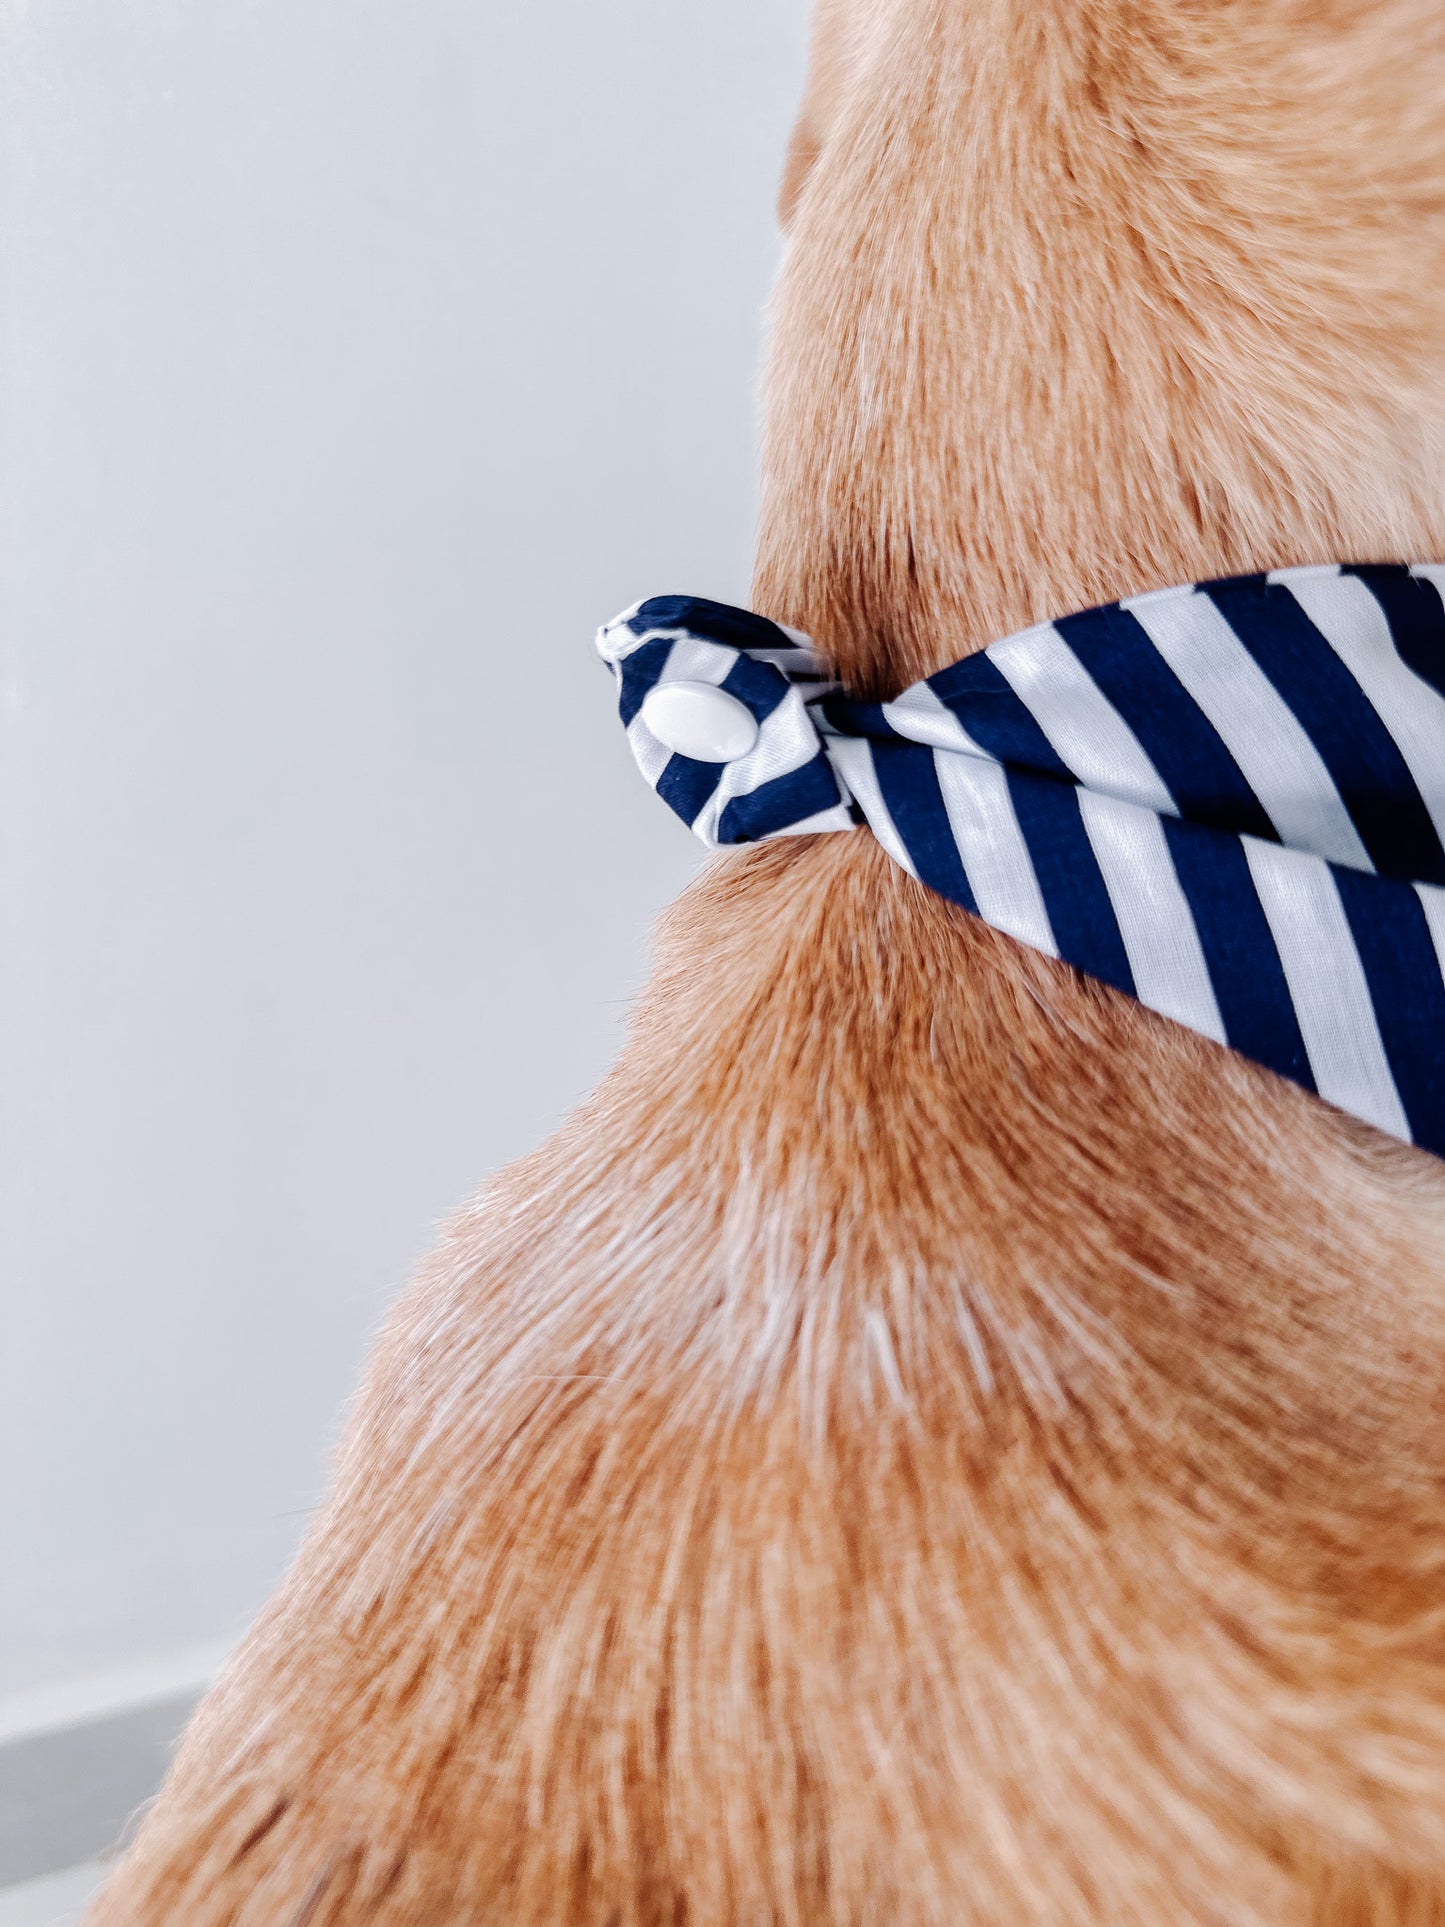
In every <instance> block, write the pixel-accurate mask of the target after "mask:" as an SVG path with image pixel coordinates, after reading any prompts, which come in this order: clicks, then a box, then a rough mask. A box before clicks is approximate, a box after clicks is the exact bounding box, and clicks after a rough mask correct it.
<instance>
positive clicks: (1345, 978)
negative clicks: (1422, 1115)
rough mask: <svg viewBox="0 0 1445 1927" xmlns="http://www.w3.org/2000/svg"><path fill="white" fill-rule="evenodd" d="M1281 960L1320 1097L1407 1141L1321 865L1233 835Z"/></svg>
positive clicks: (1356, 961)
mask: <svg viewBox="0 0 1445 1927" xmlns="http://www.w3.org/2000/svg"><path fill="white" fill-rule="evenodd" d="M1240 842H1241V843H1242V844H1243V845H1244V854H1245V857H1246V858H1247V860H1248V862H1249V872H1250V875H1251V876H1252V877H1253V879H1254V887H1255V891H1256V892H1257V894H1258V896H1259V901H1260V905H1261V907H1262V909H1263V910H1264V914H1265V917H1266V919H1267V921H1268V923H1269V928H1270V934H1271V935H1272V936H1273V938H1274V945H1275V949H1276V950H1278V952H1279V960H1280V963H1281V964H1282V965H1283V967H1284V977H1285V982H1286V983H1287V984H1288V985H1289V994H1290V998H1291V1000H1292V1002H1293V1004H1294V1009H1295V1016H1296V1017H1297V1018H1298V1020H1299V1027H1300V1034H1301V1036H1302V1037H1303V1038H1304V1042H1305V1049H1306V1051H1307V1052H1308V1053H1309V1060H1310V1069H1311V1070H1312V1071H1313V1072H1314V1078H1315V1085H1316V1088H1317V1089H1318V1091H1319V1094H1320V1096H1321V1097H1324V1098H1328V1100H1329V1101H1330V1103H1331V1104H1338V1105H1339V1106H1340V1108H1341V1110H1345V1111H1353V1112H1354V1114H1355V1116H1356V1117H1362V1118H1364V1119H1366V1121H1367V1122H1369V1123H1371V1124H1377V1125H1378V1126H1379V1127H1380V1129H1381V1130H1382V1131H1389V1132H1391V1133H1392V1134H1393V1135H1394V1136H1395V1137H1402V1138H1404V1139H1405V1140H1406V1141H1407V1142H1408V1141H1409V1137H1410V1125H1409V1121H1408V1120H1407V1118H1406V1116H1405V1111H1404V1107H1403V1106H1402V1104H1401V1103H1400V1094H1399V1092H1398V1091H1397V1090H1396V1089H1395V1080H1394V1078H1393V1077H1392V1076H1391V1074H1390V1065H1389V1061H1388V1059H1387V1058H1386V1056H1385V1046H1384V1044H1383V1043H1382V1042H1381V1040H1380V1026H1379V1023H1378V1022H1377V1020H1376V1017H1375V1006H1374V1004H1373V1002H1372V1001H1371V998H1370V988H1369V985H1368V984H1367V983H1366V981H1365V972H1364V968H1363V966H1362V965H1361V963H1360V955H1359V952H1358V951H1357V950H1356V948H1355V940H1354V938H1353V936H1352V935H1351V934H1350V926H1349V921H1348V919H1347V918H1346V916H1345V909H1344V905H1343V904H1342V903H1341V902H1340V893H1339V890H1338V888H1337V886H1336V884H1335V880H1334V878H1333V877H1332V876H1331V875H1330V872H1329V867H1328V865H1326V864H1324V863H1322V862H1321V861H1320V859H1319V858H1318V857H1316V856H1310V855H1309V854H1308V852H1306V851H1304V850H1285V849H1281V848H1280V846H1279V845H1278V844H1275V843H1264V842H1261V841H1260V839H1259V838H1258V837H1253V836H1244V837H1241V838H1240Z"/></svg>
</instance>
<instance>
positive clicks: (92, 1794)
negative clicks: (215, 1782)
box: [0, 1689, 200, 1887]
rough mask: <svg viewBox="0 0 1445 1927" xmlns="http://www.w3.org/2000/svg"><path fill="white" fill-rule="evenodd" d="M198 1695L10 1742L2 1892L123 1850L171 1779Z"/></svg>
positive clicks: (2, 1752)
mask: <svg viewBox="0 0 1445 1927" xmlns="http://www.w3.org/2000/svg"><path fill="white" fill-rule="evenodd" d="M199 1697H200V1694H199V1690H198V1689H192V1690H190V1691H187V1692H185V1693H180V1694H175V1695H172V1696H170V1697H168V1698H166V1699H162V1700H156V1701H153V1702H151V1703H150V1704H149V1705H145V1706H135V1707H130V1708H128V1709H126V1710H125V1711H124V1712H120V1713H111V1714H108V1715H106V1716H105V1717H104V1718H100V1719H93V1720H87V1721H84V1722H82V1723H80V1724H76V1725H71V1726H64V1727H61V1728H60V1729H58V1730H57V1731H54V1732H42V1733H33V1734H27V1735H25V1736H23V1737H21V1738H17V1739H12V1740H9V1741H7V1742H6V1743H5V1744H4V1745H0V1887H8V1886H13V1885H15V1884H16V1883H18V1882H19V1881H22V1880H33V1879H35V1878H37V1877H38V1876H39V1875H41V1874H47V1873H55V1872H58V1871H59V1870H60V1869H61V1868H63V1867H73V1866H75V1865H76V1864H77V1863H78V1862H80V1861H82V1860H93V1859H95V1858H96V1856H97V1855H99V1854H103V1853H106V1852H107V1851H109V1849H111V1848H112V1847H114V1846H115V1845H116V1844H117V1842H118V1841H119V1840H120V1839H121V1838H122V1836H123V1835H124V1834H125V1833H126V1831H127V1829H128V1828H129V1826H130V1824H131V1822H132V1821H133V1820H134V1819H135V1817H136V1816H137V1814H138V1813H139V1811H140V1809H141V1808H143V1807H144V1806H145V1803H146V1802H147V1801H148V1800H149V1799H151V1798H152V1797H153V1795H154V1794H155V1791H156V1789H157V1788H158V1787H159V1785H160V1783H161V1781H162V1779H164V1777H165V1772H166V1768H167V1766H168V1765H169V1764H170V1760H171V1755H172V1754H173V1753H174V1751H175V1746H176V1742H177V1740H178V1739H179V1738H180V1735H181V1732H182V1730H183V1728H184V1727H185V1724H186V1721H187V1720H188V1719H189V1718H190V1716H191V1713H192V1711H193V1710H194V1708H195V1705H196V1701H197V1699H198V1698H199Z"/></svg>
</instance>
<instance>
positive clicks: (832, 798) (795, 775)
mask: <svg viewBox="0 0 1445 1927" xmlns="http://www.w3.org/2000/svg"><path fill="white" fill-rule="evenodd" d="M842 800H843V797H842V793H841V792H840V790H839V788H838V779H837V778H836V777H835V776H834V774H833V768H832V765H831V764H830V763H829V761H828V759H827V757H826V756H825V755H824V754H823V752H822V751H821V750H819V752H818V754H817V755H816V756H815V757H814V758H813V760H812V762H810V763H804V764H803V766H802V768H801V769H793V770H789V771H788V773H787V775H786V776H775V777H774V778H773V779H772V781H771V782H768V783H760V784H759V785H758V787H757V788H756V789H755V790H749V791H748V793H747V795H746V796H734V797H733V798H732V799H731V800H730V801H729V802H727V803H725V804H724V805H723V809H722V814H721V815H720V816H719V818H718V826H717V840H718V842H719V843H755V842H757V841H758V840H759V839H760V838H761V837H765V836H773V835H775V834H776V833H777V832H778V831H779V830H786V829H788V828H790V827H791V826H792V825H793V824H795V823H801V822H803V821H804V820H805V819H806V818H807V817H810V816H816V815H817V814H818V812H819V810H830V809H832V808H833V806H834V804H835V803H841V802H842Z"/></svg>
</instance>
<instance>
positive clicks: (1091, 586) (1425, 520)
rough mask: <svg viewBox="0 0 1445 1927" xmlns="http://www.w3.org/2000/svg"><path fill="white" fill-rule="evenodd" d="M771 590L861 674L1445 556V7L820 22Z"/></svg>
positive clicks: (777, 396)
mask: <svg viewBox="0 0 1445 1927" xmlns="http://www.w3.org/2000/svg"><path fill="white" fill-rule="evenodd" d="M782 198H783V212H784V216H785V219H786V220H787V221H788V222H789V224H790V233H791V241H790V247H789V254H788V259H787V262H786V264H785V268H784V272H783V276H782V280H781V284H780V287H779V292H778V299H777V305H776V313H775V333H774V352H773V362H772V372H771V382H770V391H769V409H768V455H767V474H766V500H765V512H764V520H763V542H762V553H761V561H760V574H759V583H758V592H759V597H760V599H761V602H762V606H765V607H767V608H768V609H769V611H770V612H771V613H775V614H778V615H780V616H782V617H783V618H784V619H786V620H790V621H794V622H797V623H799V624H800V625H801V626H804V627H806V628H808V629H810V630H811V631H812V632H813V633H814V634H815V635H819V636H821V637H822V638H823V639H824V640H825V641H826V642H827V643H828V644H829V645H830V646H831V647H832V648H833V649H834V650H835V651H836V652H837V654H838V656H839V659H840V660H841V662H842V663H843V665H844V667H845V669H846V670H847V671H849V672H850V673H851V674H852V675H853V677H854V678H855V679H856V680H857V681H859V682H861V683H863V684H872V685H874V686H886V685H890V684H892V685H896V684H897V683H900V682H904V681H907V680H908V679H909V678H911V677H913V676H916V675H918V674H920V673H923V672H925V671H927V670H929V669H932V668H934V667H937V666H938V665H939V664H940V663H941V662H944V661H946V660H949V659H951V658H952V657H954V656H956V655H958V654H959V653H960V650H961V648H963V647H966V646H969V645H971V644H980V643H982V642H985V641H987V640H988V639H989V638H990V637H992V636H994V635H998V634H1002V633H1006V632H1007V631H1008V630H1010V629H1014V628H1018V627H1020V626H1022V625H1023V624H1025V623H1028V622H1031V621H1035V620H1038V619H1041V618H1042V617H1045V616H1049V615H1053V614H1057V613H1060V612H1062V611H1064V610H1066V609H1068V608H1072V607H1078V606H1084V605H1087V604H1089V603H1095V602H1100V601H1104V600H1107V599H1108V598H1110V597H1111V596H1114V595H1118V594H1122V593H1128V592H1132V591H1136V590H1141V589H1144V588H1148V587H1151V586H1155V585H1157V584H1161V583H1164V582H1168V581H1175V580H1185V579H1189V578H1194V577H1201V576H1206V575H1210V574H1214V573H1223V572H1228V571H1238V570H1246V569H1251V568H1256V567H1273V566H1283V565H1285V564H1288V563H1300V562H1310V561H1323V560H1327V559H1331V558H1338V557H1357V558H1365V557H1370V558H1388V557H1398V558H1400V559H1405V558H1407V557H1416V556H1420V555H1424V554H1435V553H1441V552H1445V8H1442V7H1441V6H1440V5H1439V0H819V11H818V14H817V19H816V23H815V33H814V48H813V59H812V69H811V75H810V81H809V86H808V91H807V96H806V99H805V102H804V106H803V111H802V114H801V117H800V120H799V123H798V128H797V131H796V133H795V136H794V140H793V144H792V149H791V152H790V156H789V161H788V166H787V171H786V177H785V180H784V185H783V197H782Z"/></svg>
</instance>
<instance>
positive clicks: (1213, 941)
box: [1160, 816, 1315, 1091]
mask: <svg viewBox="0 0 1445 1927" xmlns="http://www.w3.org/2000/svg"><path fill="white" fill-rule="evenodd" d="M1160 820H1161V821H1162V823H1163V825H1164V837H1165V841H1166V842H1167V843H1168V845H1169V854H1170V856H1171V857H1172V858H1173V859H1174V873H1175V875H1176V876H1177V877H1178V878H1179V887H1180V889H1181V890H1183V892H1184V896H1185V901H1186V902H1187V903H1188V905H1189V912H1190V915H1191V916H1192V917H1193V919H1194V927H1195V929H1196V930H1197V931H1198V932H1199V946H1200V948H1201V950H1203V952H1204V961H1205V963H1206V964H1207V965H1208V966H1209V979H1210V982H1211V983H1212V984H1213V985H1214V995H1215V999H1216V1001H1217V1003H1218V1005H1219V1014H1220V1016H1221V1017H1222V1018H1223V1019H1224V1034H1225V1036H1226V1037H1227V1038H1228V1040H1229V1042H1230V1044H1231V1045H1232V1046H1233V1047H1234V1049H1235V1050H1237V1051H1240V1052H1242V1053H1243V1055H1244V1056H1246V1057H1252V1058H1253V1059H1254V1061H1255V1062H1256V1063H1257V1064H1264V1065H1266V1066H1267V1067H1268V1068H1269V1069H1270V1070H1272V1071H1278V1072H1279V1073H1280V1075H1281V1076H1283V1077H1292V1078H1293V1079H1294V1081H1295V1082H1296V1083H1297V1084H1303V1085H1304V1087H1305V1089H1306V1090H1307V1091H1312V1090H1313V1089H1314V1088H1315V1080H1314V1073H1313V1072H1312V1071H1311V1069H1310V1060H1309V1052H1308V1051H1307V1050H1306V1049H1305V1040H1304V1038H1303V1036H1302V1035H1301V1034H1300V1027H1299V1019H1298V1018H1297V1017H1296V1015H1295V1008H1294V999H1293V998H1292V997H1291V996H1290V993H1289V984H1288V982H1287V981H1286V978H1285V974H1284V967H1283V965H1282V964H1281V963H1280V960H1279V952H1278V950H1277V949H1276V948H1275V942H1274V938H1273V936H1272V935H1271V934H1270V928H1269V921H1268V919H1267V918H1266V916H1265V914H1264V910H1263V909H1262V907H1261V905H1260V901H1259V895H1258V893H1257V891H1256V890H1255V887H1254V878H1253V877H1252V876H1251V875H1250V870H1249V861H1248V859H1247V858H1246V856H1245V854H1244V845H1243V844H1242V843H1241V842H1240V840H1239V838H1238V837H1237V836H1230V835H1228V834H1227V833H1225V832H1224V831H1221V830H1208V829H1202V828H1199V827H1197V826H1196V825H1194V824H1192V823H1181V822H1179V821H1178V820H1177V819H1176V818H1174V817H1167V816H1166V817H1163V818H1161V819H1160Z"/></svg>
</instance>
